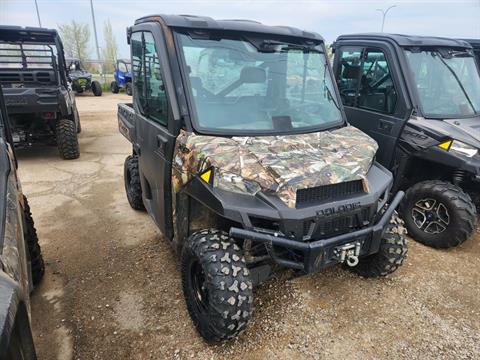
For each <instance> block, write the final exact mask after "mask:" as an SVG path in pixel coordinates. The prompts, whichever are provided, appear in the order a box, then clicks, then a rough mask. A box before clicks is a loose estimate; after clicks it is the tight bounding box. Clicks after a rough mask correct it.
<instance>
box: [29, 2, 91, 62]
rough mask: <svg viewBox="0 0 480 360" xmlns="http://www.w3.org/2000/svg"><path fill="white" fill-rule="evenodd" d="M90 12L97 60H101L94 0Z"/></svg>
mask: <svg viewBox="0 0 480 360" xmlns="http://www.w3.org/2000/svg"><path fill="white" fill-rule="evenodd" d="M35 1H36V0H35ZM90 10H91V11H92V22H93V33H94V35H95V49H96V50H97V60H100V47H99V46H98V36H97V25H96V24H95V11H94V10H93V1H92V0H90Z"/></svg>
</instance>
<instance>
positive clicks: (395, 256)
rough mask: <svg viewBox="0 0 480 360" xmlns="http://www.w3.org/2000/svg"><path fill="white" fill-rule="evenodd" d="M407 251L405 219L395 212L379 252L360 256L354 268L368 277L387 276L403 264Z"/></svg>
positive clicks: (361, 274)
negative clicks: (363, 256)
mask: <svg viewBox="0 0 480 360" xmlns="http://www.w3.org/2000/svg"><path fill="white" fill-rule="evenodd" d="M407 252H408V246H407V238H406V230H405V227H404V224H403V220H401V219H400V218H399V217H398V215H397V214H396V213H395V214H394V215H393V216H392V219H391V220H390V223H389V224H388V225H387V228H386V229H385V233H384V235H383V237H382V242H381V244H380V249H379V251H378V253H376V254H373V255H370V256H367V257H365V258H360V262H359V263H358V265H357V266H355V267H353V268H352V270H353V271H354V272H356V273H357V274H359V275H360V276H363V277H366V278H374V277H380V276H386V275H388V274H391V273H393V272H394V271H395V270H397V269H398V268H399V267H400V266H402V264H403V261H404V260H405V258H406V256H407Z"/></svg>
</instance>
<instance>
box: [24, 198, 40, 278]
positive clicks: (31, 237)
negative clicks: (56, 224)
mask: <svg viewBox="0 0 480 360" xmlns="http://www.w3.org/2000/svg"><path fill="white" fill-rule="evenodd" d="M23 203H24V210H23V211H24V214H25V223H26V227H25V241H26V243H27V247H28V253H29V256H30V263H31V266H32V281H33V286H37V285H38V284H39V283H40V281H41V280H42V278H43V275H44V274H45V262H44V261H43V256H42V249H41V248H40V244H39V243H38V236H37V230H36V229H35V223H34V221H33V217H32V212H31V211H30V205H28V200H27V197H26V196H25V195H24V196H23Z"/></svg>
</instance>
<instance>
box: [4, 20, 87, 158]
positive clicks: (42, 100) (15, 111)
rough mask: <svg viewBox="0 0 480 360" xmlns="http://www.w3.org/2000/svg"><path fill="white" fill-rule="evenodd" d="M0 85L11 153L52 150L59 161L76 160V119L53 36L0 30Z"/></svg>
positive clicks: (36, 31) (50, 32)
mask: <svg viewBox="0 0 480 360" xmlns="http://www.w3.org/2000/svg"><path fill="white" fill-rule="evenodd" d="M0 85H1V86H2V87H3V92H4V95H5V101H6V104H7V108H8V113H9V116H10V122H11V126H12V134H13V141H14V143H15V146H16V147H28V146H31V145H33V144H35V143H43V144H56V145H57V147H58V150H59V152H60V155H61V156H62V157H63V158H64V159H76V158H78V157H79V156H80V150H79V146H78V139H77V133H78V132H80V130H81V126H80V117H79V115H78V110H77V106H76V104H75V94H74V93H73V91H72V90H71V89H70V85H69V83H68V77H67V68H66V66H65V58H64V55H63V45H62V41H61V40H60V37H59V36H58V34H57V31H56V30H51V29H44V28H22V27H18V26H0Z"/></svg>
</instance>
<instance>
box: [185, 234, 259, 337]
mask: <svg viewBox="0 0 480 360" xmlns="http://www.w3.org/2000/svg"><path fill="white" fill-rule="evenodd" d="M192 256H196V257H197V258H198V259H199V263H200V264H201V265H202V267H203V270H204V272H205V274H206V278H207V288H208V289H209V294H210V295H211V296H210V304H209V305H210V306H209V309H208V314H207V316H204V317H202V316H201V315H200V314H198V313H197V312H196V310H195V306H194V305H193V300H192V299H191V297H190V296H189V294H190V288H189V284H190V282H189V274H190V269H189V264H190V259H191V257H192ZM181 262H182V284H183V291H184V295H185V300H186V303H187V308H188V311H189V313H190V316H191V317H192V320H193V322H194V324H195V326H196V328H197V330H198V331H199V333H200V334H201V335H202V336H203V337H204V338H205V339H206V340H207V341H211V342H218V341H223V340H228V339H231V338H233V337H236V336H237V335H239V334H240V333H241V332H243V331H244V330H245V329H246V327H247V324H248V321H249V319H250V316H251V311H252V303H253V290H252V282H251V280H250V274H249V271H248V269H247V266H246V263H245V258H244V257H243V254H242V251H241V249H240V248H239V247H238V245H237V244H235V242H234V241H233V240H232V239H231V238H230V237H229V236H228V235H227V234H226V233H224V232H221V231H219V230H214V229H209V230H202V231H199V232H196V233H194V234H192V235H191V236H190V237H189V238H188V239H187V240H186V242H185V244H184V247H183V250H182V258H181Z"/></svg>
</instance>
